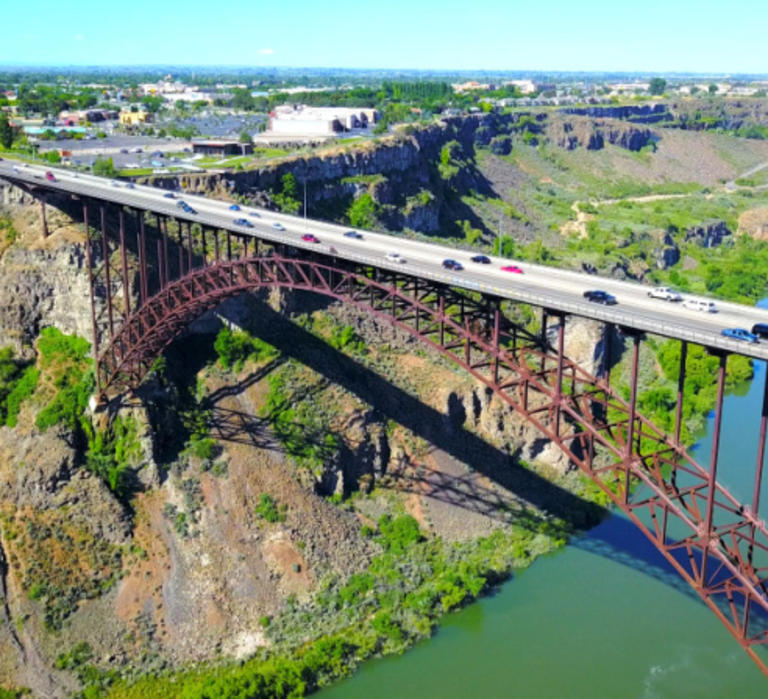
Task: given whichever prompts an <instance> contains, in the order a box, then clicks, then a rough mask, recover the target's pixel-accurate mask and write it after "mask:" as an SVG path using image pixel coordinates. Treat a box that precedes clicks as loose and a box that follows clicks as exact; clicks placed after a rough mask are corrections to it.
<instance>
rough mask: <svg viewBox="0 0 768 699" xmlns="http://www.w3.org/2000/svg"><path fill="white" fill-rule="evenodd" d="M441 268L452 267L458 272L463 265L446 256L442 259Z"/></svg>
mask: <svg viewBox="0 0 768 699" xmlns="http://www.w3.org/2000/svg"><path fill="white" fill-rule="evenodd" d="M443 269H452V270H455V271H456V272H459V271H461V270H462V269H464V265H462V264H461V262H457V261H456V260H452V259H451V258H450V257H448V258H446V259H445V260H443Z"/></svg>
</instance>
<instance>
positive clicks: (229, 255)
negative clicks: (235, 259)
mask: <svg viewBox="0 0 768 699" xmlns="http://www.w3.org/2000/svg"><path fill="white" fill-rule="evenodd" d="M227 262H232V232H231V231H227Z"/></svg>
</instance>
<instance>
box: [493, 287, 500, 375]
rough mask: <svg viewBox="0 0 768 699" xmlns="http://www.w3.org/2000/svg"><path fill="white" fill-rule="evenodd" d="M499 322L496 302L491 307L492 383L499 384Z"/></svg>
mask: <svg viewBox="0 0 768 699" xmlns="http://www.w3.org/2000/svg"><path fill="white" fill-rule="evenodd" d="M500 324H501V311H500V310H499V303H498V301H497V302H496V308H494V309H493V351H494V355H493V385H494V386H498V385H499V352H500V350H499V327H500Z"/></svg>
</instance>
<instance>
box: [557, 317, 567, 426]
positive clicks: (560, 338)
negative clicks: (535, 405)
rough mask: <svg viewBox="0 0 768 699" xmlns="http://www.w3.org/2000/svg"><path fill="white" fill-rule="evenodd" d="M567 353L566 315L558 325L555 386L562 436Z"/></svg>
mask: <svg viewBox="0 0 768 699" xmlns="http://www.w3.org/2000/svg"><path fill="white" fill-rule="evenodd" d="M564 355H565V316H564V315H561V316H560V322H559V323H558V325H557V384H556V386H555V434H556V435H557V436H558V437H559V436H560V414H561V412H562V407H563V359H564Z"/></svg>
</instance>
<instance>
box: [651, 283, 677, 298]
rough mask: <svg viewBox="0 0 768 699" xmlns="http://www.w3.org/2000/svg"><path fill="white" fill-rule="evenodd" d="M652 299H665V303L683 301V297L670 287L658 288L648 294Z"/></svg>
mask: <svg viewBox="0 0 768 699" xmlns="http://www.w3.org/2000/svg"><path fill="white" fill-rule="evenodd" d="M648 296H650V298H652V299H663V300H664V301H682V300H683V297H682V296H681V295H680V294H678V293H677V292H676V291H675V290H674V289H670V288H669V287H668V286H656V287H654V288H653V289H651V290H650V291H649V292H648Z"/></svg>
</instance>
